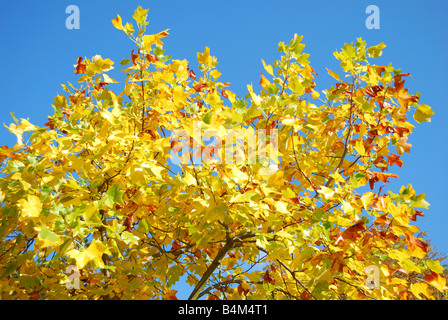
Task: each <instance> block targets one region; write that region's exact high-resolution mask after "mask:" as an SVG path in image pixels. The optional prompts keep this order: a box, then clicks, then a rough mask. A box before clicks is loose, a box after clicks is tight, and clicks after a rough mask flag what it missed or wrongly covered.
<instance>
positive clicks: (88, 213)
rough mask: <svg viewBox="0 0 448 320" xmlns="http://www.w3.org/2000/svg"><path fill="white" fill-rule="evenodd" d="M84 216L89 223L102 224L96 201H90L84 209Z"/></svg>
mask: <svg viewBox="0 0 448 320" xmlns="http://www.w3.org/2000/svg"><path fill="white" fill-rule="evenodd" d="M83 216H84V219H85V221H86V224H87V225H101V224H102V222H101V219H100V216H99V210H98V208H97V207H96V206H95V204H94V203H89V204H88V205H87V207H86V208H85V209H84V211H83Z"/></svg>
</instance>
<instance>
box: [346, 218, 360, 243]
mask: <svg viewBox="0 0 448 320" xmlns="http://www.w3.org/2000/svg"><path fill="white" fill-rule="evenodd" d="M364 229H365V227H364V222H362V221H359V222H357V223H356V224H354V225H352V226H351V227H349V228H347V229H345V230H344V231H343V232H342V234H341V235H342V238H343V239H344V240H347V239H348V240H352V241H355V240H356V238H358V237H359V234H358V232H359V231H362V230H364Z"/></svg>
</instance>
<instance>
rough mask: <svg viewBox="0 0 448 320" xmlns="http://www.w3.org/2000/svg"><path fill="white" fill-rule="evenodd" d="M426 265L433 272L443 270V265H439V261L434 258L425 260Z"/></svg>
mask: <svg viewBox="0 0 448 320" xmlns="http://www.w3.org/2000/svg"><path fill="white" fill-rule="evenodd" d="M426 266H427V267H428V268H429V269H431V270H432V271H434V272H435V273H442V272H443V270H444V269H443V267H442V266H441V265H440V262H439V261H436V260H427V261H426Z"/></svg>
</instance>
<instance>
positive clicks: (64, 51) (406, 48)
mask: <svg viewBox="0 0 448 320" xmlns="http://www.w3.org/2000/svg"><path fill="white" fill-rule="evenodd" d="M71 4H73V5H77V6H78V7H79V9H80V29H79V30H68V29H67V28H66V26H65V20H66V18H67V17H68V14H66V13H65V9H66V7H67V6H68V5H71ZM371 4H374V5H377V6H378V7H379V9H380V29H379V30H368V29H367V28H366V26H365V20H366V18H367V17H368V14H366V13H365V10H366V7H367V6H368V5H371ZM138 5H141V6H142V7H143V8H149V9H150V11H149V20H150V25H149V31H152V32H154V33H156V32H159V31H162V30H165V29H167V28H169V29H170V37H169V38H167V40H166V41H164V42H165V45H166V49H167V51H166V53H167V54H168V55H172V56H173V58H179V59H184V58H185V59H187V60H189V61H191V62H195V61H196V52H198V51H201V52H202V51H203V49H204V47H205V46H209V47H210V48H211V53H212V55H214V56H216V57H218V62H219V63H218V70H219V71H220V72H222V80H223V81H228V82H231V83H232V85H231V90H233V91H234V92H236V93H238V94H240V95H244V94H245V93H246V84H248V83H251V82H252V83H254V84H257V83H258V81H259V73H260V72H262V71H264V70H263V66H262V64H261V60H260V59H262V58H263V59H264V60H265V61H266V62H271V61H273V60H274V59H277V58H278V51H277V44H278V42H279V41H283V42H287V41H289V40H290V39H291V38H292V37H293V35H294V33H298V34H299V35H303V36H304V38H303V42H304V43H305V44H306V47H305V51H306V52H307V53H309V54H311V57H310V59H309V60H310V61H311V64H312V65H313V67H314V70H315V71H317V72H318V73H319V76H318V78H317V80H318V82H317V88H316V89H318V90H322V89H325V88H326V87H328V86H329V85H330V84H331V78H330V76H328V75H327V74H326V69H325V68H326V67H328V68H329V69H332V70H334V71H339V66H338V63H337V61H336V60H335V59H334V57H333V52H334V51H335V50H338V49H340V48H341V47H342V46H343V45H344V43H346V42H347V43H349V42H353V41H356V38H357V37H362V38H363V39H364V40H366V41H367V44H368V45H375V44H378V43H379V42H384V43H385V44H386V45H387V48H386V49H385V50H384V53H383V56H382V57H381V58H380V59H379V60H377V61H378V63H384V64H387V63H389V62H392V63H393V65H394V66H395V67H397V68H401V69H402V71H403V72H409V73H411V74H412V75H413V77H412V78H408V79H406V80H407V81H406V85H407V86H408V87H409V88H410V92H420V93H421V95H422V96H421V100H420V102H421V103H425V104H428V105H430V106H431V107H432V109H433V110H434V111H435V112H436V114H435V115H434V116H433V120H432V122H431V123H422V124H421V125H418V126H417V127H416V128H415V130H414V133H413V134H412V135H411V136H410V138H409V141H408V142H410V143H411V144H412V145H413V147H412V148H411V153H410V154H405V155H404V157H403V158H402V159H403V160H404V161H405V165H404V166H403V167H402V168H398V167H397V166H393V167H392V172H393V173H396V174H398V175H399V176H400V178H399V179H391V180H394V183H393V184H391V188H392V190H394V191H396V192H398V190H399V188H400V186H401V185H405V186H406V185H407V184H409V183H412V184H413V186H414V189H415V190H416V191H417V193H421V192H424V193H426V200H427V201H428V202H429V203H431V206H430V209H429V210H425V211H424V212H425V215H426V216H425V217H424V218H420V217H419V220H418V221H417V226H419V227H420V229H422V230H425V231H428V232H429V235H430V239H431V242H432V243H433V245H435V246H436V247H438V248H439V249H440V250H441V251H443V252H448V241H447V240H448V235H447V226H448V209H447V205H446V204H445V201H447V198H448V184H447V180H448V170H447V166H446V165H447V156H448V152H447V149H446V148H445V141H446V139H445V134H446V133H445V132H444V130H445V128H446V119H448V111H447V107H446V102H445V100H446V93H447V91H448V89H447V88H448V83H447V76H446V74H447V72H448V63H447V58H448V57H447V52H448V44H447V43H448V41H447V40H448V37H447V35H448V20H447V19H446V12H448V1H446V0H438V1H436V0H429V1H414V0H407V1H404V0H400V1H399V0H394V1H385V0H369V1H363V0H340V1H334V0H316V1H303V0H294V1H261V0H257V1H248V0H244V1H243V0H238V1H234V0H227V1H219V2H215V1H185V0H182V1H173V0H171V1H135V0H128V1H122V0H120V1H116V0H108V1H104V0H94V1H92V0H90V1H85V0H82V1H81V0H72V1H62V0H58V1H55V0H52V1H48V0H47V1H29V0H27V1H24V0H22V1H7V2H6V1H5V2H4V3H3V4H2V10H0V43H1V44H2V48H3V49H2V50H1V51H0V72H1V77H0V98H1V99H0V119H1V122H2V123H3V122H4V123H6V124H7V125H9V123H10V122H12V118H11V116H10V112H11V111H14V112H15V114H16V116H17V118H20V117H22V118H29V119H30V121H31V122H32V123H34V124H36V125H38V126H43V124H44V123H45V122H47V116H48V115H51V114H52V108H51V104H52V103H53V97H54V96H55V95H56V94H57V93H60V94H62V88H61V84H62V83H67V81H70V82H72V83H76V77H75V75H74V73H73V70H74V68H73V65H74V64H76V58H77V57H78V56H83V57H92V56H93V55H96V54H100V55H102V57H103V58H110V59H111V60H113V61H115V63H116V72H117V74H118V69H119V64H118V62H119V61H121V59H122V58H129V55H130V50H132V49H133V48H134V47H133V44H132V42H131V41H130V40H128V39H127V37H126V36H125V35H124V34H123V33H122V32H121V31H118V30H116V29H115V28H114V27H113V26H112V24H111V19H112V18H115V17H116V15H117V13H118V14H120V15H121V17H122V18H123V21H131V19H132V18H131V16H132V13H133V12H134V10H135V8H136V7H137V6H138ZM112 75H113V73H112ZM117 78H119V76H117ZM14 143H15V136H14V135H12V134H10V133H9V132H8V131H7V130H6V129H5V128H4V127H3V126H2V127H1V128H0V146H2V145H10V146H11V145H14Z"/></svg>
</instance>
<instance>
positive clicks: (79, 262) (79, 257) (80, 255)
mask: <svg viewBox="0 0 448 320" xmlns="http://www.w3.org/2000/svg"><path fill="white" fill-rule="evenodd" d="M67 255H68V256H69V257H70V258H72V259H75V260H76V266H77V267H78V268H79V269H82V268H84V267H85V265H86V264H87V263H88V262H89V261H90V257H89V255H88V254H87V252H86V251H85V250H83V251H78V250H75V249H73V250H70V251H69V252H67Z"/></svg>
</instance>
